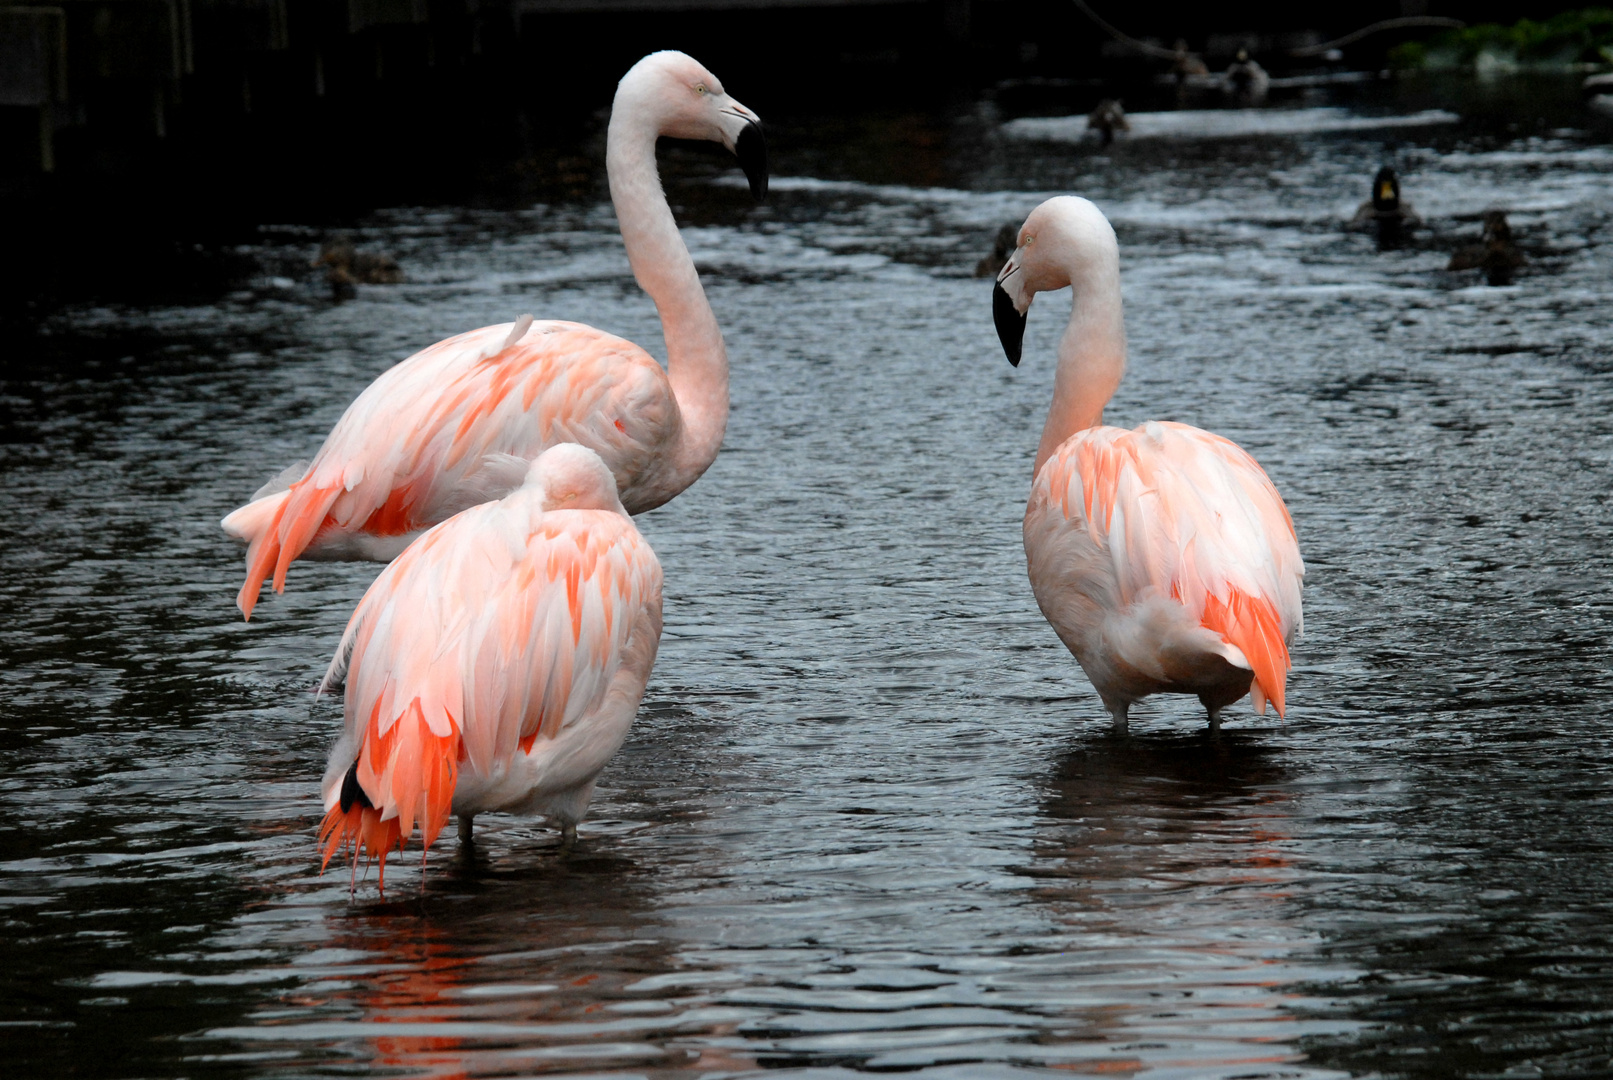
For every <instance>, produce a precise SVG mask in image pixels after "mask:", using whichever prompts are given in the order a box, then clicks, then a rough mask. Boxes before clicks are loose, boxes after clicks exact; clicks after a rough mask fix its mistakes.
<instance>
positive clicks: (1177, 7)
mask: <svg viewBox="0 0 1613 1080" xmlns="http://www.w3.org/2000/svg"><path fill="white" fill-rule="evenodd" d="M1586 14H1587V13H1585V12H1576V11H1575V10H1574V8H1573V6H1572V5H1567V4H1555V3H1551V2H1545V3H1541V2H1534V3H1523V2H1516V0H1491V2H1483V3H1440V2H1437V0H1434V2H1427V0H1399V2H1395V0H1368V2H1355V3H1338V2H1331V0H1324V2H1321V3H1313V4H1306V5H1283V6H1276V5H1265V4H1252V3H1242V4H1239V3H1227V4H1188V3H1173V2H1157V0H1143V2H1131V3H1126V4H1119V3H1113V2H1109V3H1106V2H1104V0H1093V3H1092V4H1091V5H1088V4H1085V3H1076V2H1072V0H897V2H890V0H64V2H61V3H57V4H28V5H14V4H7V5H5V6H0V213H3V220H4V222H5V230H4V231H5V233H6V236H7V240H6V245H7V248H8V255H9V257H8V258H7V259H6V260H5V264H6V265H5V267H4V270H3V271H0V273H3V274H4V275H5V279H4V286H5V287H4V290H3V291H4V294H5V296H6V298H7V299H6V303H7V305H8V306H9V307H10V308H11V309H13V310H15V308H16V306H17V305H18V304H26V303H29V302H32V301H33V300H36V299H37V298H39V297H40V296H42V295H48V294H57V293H66V294H74V295H82V294H85V293H86V292H88V293H92V294H94V293H99V292H104V291H105V290H108V289H111V290H114V291H117V290H123V291H126V290H128V289H131V288H133V289H136V290H140V289H152V288H169V287H175V286H184V285H186V284H187V283H189V282H193V281H195V280H196V279H197V278H198V276H199V277H200V279H201V280H203V281H205V282H217V281H218V280H219V274H220V273H221V271H222V272H225V273H228V267H227V266H226V265H224V264H222V263H221V262H220V259H221V258H223V256H222V255H221V254H220V252H219V250H218V249H219V246H220V245H227V244H229V243H231V242H233V241H236V240H239V239H241V238H242V237H243V236H249V235H250V233H251V230H252V229H253V228H254V227H255V226H256V225H258V224H261V223H263V222H268V221H297V222H302V223H309V224H314V225H322V224H338V223H341V222H344V221H351V220H353V219H354V218H355V217H356V216H357V215H361V214H363V213H364V212H366V211H370V210H373V209H376V208H379V207H384V206H390V205H403V204H411V205H419V204H442V203H454V204H467V203H469V204H493V205H520V204H522V203H524V202H530V201H532V200H533V199H552V198H554V197H556V196H557V195H559V196H561V197H564V196H567V195H570V196H573V197H575V196H578V195H583V194H586V195H588V196H589V197H592V196H593V195H594V194H595V193H596V192H595V188H596V187H597V186H598V185H599V184H600V183H601V182H602V176H601V175H600V174H599V171H598V168H597V166H598V158H599V157H600V156H601V155H600V153H599V152H598V151H599V149H600V148H599V147H598V146H593V147H592V149H590V145H591V144H590V143H589V140H590V139H591V138H596V137H598V136H599V135H600V133H601V132H602V130H603V124H604V120H605V117H606V115H607V112H608V106H609V103H610V98H611V93H612V90H613V87H614V84H615V81H616V79H617V78H619V77H620V74H621V72H622V71H624V70H625V69H626V68H627V67H628V66H629V64H630V63H631V62H632V61H633V60H634V59H636V58H637V57H639V56H641V55H643V54H644V53H646V52H649V51H652V50H654V49H658V48H679V49H683V50H685V51H687V52H689V53H691V54H692V55H695V56H697V57H698V58H700V59H701V60H702V61H703V62H704V63H706V64H707V65H708V66H709V67H710V68H712V70H714V71H717V72H719V73H720V74H721V76H722V78H723V79H724V80H725V81H726V83H727V85H728V87H729V89H730V90H731V91H733V92H735V93H736V95H737V96H739V97H740V98H741V100H743V101H746V102H747V103H749V104H750V105H751V106H752V107H753V108H755V109H757V110H758V111H759V112H760V113H761V114H762V115H763V116H764V117H765V118H767V119H769V120H770V121H772V122H775V123H776V122H779V121H787V120H789V119H792V118H795V119H801V118H812V117H822V116H834V115H853V116H855V115H869V114H876V113H888V112H890V111H892V110H904V109H906V110H913V109H917V110H919V111H930V112H934V111H937V110H945V109H947V108H948V107H953V108H956V107H959V106H966V105H970V104H974V103H978V102H980V101H981V100H987V101H990V102H993V103H995V104H997V105H999V106H1001V108H1003V109H1004V110H1006V111H1007V113H1008V114H1009V115H1017V114H1024V113H1037V112H1051V113H1068V112H1071V111H1080V112H1085V111H1087V110H1089V109H1091V108H1092V107H1093V106H1094V104H1096V102H1097V101H1099V100H1100V99H1102V98H1107V97H1122V96H1123V97H1124V98H1125V99H1126V104H1127V108H1129V109H1132V110H1135V109H1136V108H1138V107H1139V106H1144V107H1149V106H1156V107H1157V106H1164V107H1171V104H1172V103H1171V101H1170V100H1169V98H1170V93H1171V87H1172V86H1173V85H1175V84H1174V83H1173V82H1172V77H1171V76H1172V72H1173V60H1172V58H1171V57H1170V55H1169V53H1170V52H1171V51H1172V50H1174V49H1176V48H1177V47H1178V44H1180V46H1181V47H1182V48H1184V49H1185V50H1187V51H1188V52H1189V53H1190V54H1191V55H1192V57H1193V58H1194V59H1195V60H1199V61H1202V63H1203V65H1204V69H1205V70H1207V71H1208V72H1210V73H1213V74H1214V75H1219V74H1220V73H1222V72H1223V71H1224V70H1225V69H1226V67H1227V65H1228V64H1229V63H1230V62H1232V61H1233V59H1234V57H1235V55H1236V53H1237V51H1238V50H1239V49H1240V48H1243V49H1247V50H1248V52H1249V53H1250V54H1252V56H1253V58H1254V59H1255V60H1256V61H1257V62H1258V63H1260V64H1262V65H1264V67H1265V69H1266V70H1268V71H1269V73H1270V74H1271V75H1273V76H1276V77H1278V79H1279V82H1281V81H1282V80H1283V77H1284V76H1287V77H1288V80H1289V82H1290V83H1292V82H1293V81H1294V80H1295V79H1298V80H1300V81H1304V80H1305V79H1307V78H1308V79H1310V80H1311V81H1312V83H1316V82H1318V80H1322V81H1325V78H1326V76H1328V75H1329V74H1332V75H1335V76H1336V75H1338V74H1340V73H1356V74H1358V75H1359V74H1361V73H1368V72H1370V73H1378V72H1380V71H1383V70H1384V69H1386V68H1391V67H1392V68H1394V69H1395V70H1396V71H1400V72H1406V71H1415V70H1421V69H1428V68H1430V67H1434V68H1438V67H1441V66H1442V65H1443V66H1444V67H1446V68H1450V67H1453V66H1461V65H1466V66H1468V67H1471V65H1472V64H1473V62H1474V61H1475V59H1476V58H1478V57H1480V56H1481V55H1482V56H1488V57H1493V56H1499V57H1501V58H1502V61H1503V62H1509V61H1518V60H1520V59H1521V60H1522V61H1523V62H1525V63H1530V62H1532V63H1534V65H1535V66H1537V67H1538V66H1539V65H1541V64H1556V65H1557V66H1558V67H1561V68H1564V69H1565V70H1566V69H1568V68H1572V67H1573V66H1574V65H1575V64H1580V65H1582V66H1583V64H1584V62H1585V60H1586V58H1587V57H1588V58H1589V59H1590V60H1591V61H1593V62H1594V61H1598V60H1603V61H1605V58H1603V57H1601V56H1600V55H1599V54H1598V53H1597V52H1596V49H1597V48H1598V46H1599V45H1600V44H1605V42H1606V41H1608V40H1610V39H1613V25H1604V23H1606V20H1603V22H1600V23H1599V22H1597V20H1596V19H1595V18H1592V19H1590V21H1589V23H1587V22H1586V19H1585V18H1584V16H1585V15H1586ZM1589 14H1590V15H1592V16H1594V15H1595V14H1596V13H1595V12H1594V11H1593V12H1590V13H1589ZM1553 16H1556V23H1557V24H1558V25H1557V26H1556V27H1555V32H1553V33H1547V34H1544V35H1542V34H1539V33H1536V34H1534V35H1533V37H1531V36H1530V34H1528V33H1527V32H1525V33H1524V35H1523V37H1521V38H1520V37H1519V36H1518V34H1517V27H1518V25H1520V24H1518V20H1520V19H1524V18H1526V17H1527V19H1531V20H1535V21H1536V23H1545V24H1546V25H1548V26H1550V25H1551V24H1552V17H1553ZM1458 21H1460V22H1462V23H1465V24H1467V25H1468V27H1470V28H1471V27H1475V26H1478V27H1481V30H1480V32H1479V33H1478V34H1477V35H1475V33H1474V32H1473V31H1472V30H1471V29H1469V30H1467V31H1465V32H1464V31H1461V30H1456V29H1453V28H1452V27H1453V26H1454V25H1455V23H1456V22H1458ZM1385 22H1387V23H1388V25H1384V26H1381V27H1380V28H1379V29H1377V30H1376V31H1375V32H1372V33H1368V34H1365V35H1360V36H1356V32H1357V31H1360V30H1362V29H1364V28H1368V27H1371V26H1373V25H1374V24H1380V23H1385ZM1442 24H1443V25H1442ZM1483 24H1494V25H1493V26H1490V27H1488V28H1487V30H1488V31H1492V32H1491V33H1489V36H1485V29H1486V28H1484V27H1483ZM1523 25H1525V26H1526V27H1527V25H1528V24H1523ZM1538 29H1539V27H1538V26H1537V27H1536V30H1538ZM1464 34H1465V36H1464ZM1335 42H1336V43H1337V44H1332V43H1335ZM1442 47H1443V51H1441V50H1442ZM1430 49H1432V53H1430ZM1520 53H1522V54H1523V55H1522V56H1521V57H1520V56H1519V54H1520ZM1178 81H1179V80H1178ZM86 245H89V246H91V247H93V257H86V254H87V253H86ZM197 245H200V247H198V246H197ZM227 261H228V260H227V259H226V260H225V262H226V263H227ZM153 271H155V273H154V272H153ZM131 278H133V279H134V280H131Z"/></svg>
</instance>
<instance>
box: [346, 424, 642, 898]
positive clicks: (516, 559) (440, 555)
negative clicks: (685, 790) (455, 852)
mask: <svg viewBox="0 0 1613 1080" xmlns="http://www.w3.org/2000/svg"><path fill="white" fill-rule="evenodd" d="M660 641H661V564H660V563H659V562H658V561H657V560H656V558H655V552H653V551H651V550H650V546H649V544H647V543H645V541H644V538H643V537H641V536H640V535H639V532H638V529H637V528H635V527H634V525H633V519H632V518H630V517H629V516H628V515H627V510H626V508H625V507H624V506H623V505H622V502H621V500H620V499H619V498H618V497H617V494H616V482H615V480H614V479H613V478H612V477H611V474H610V470H609V469H608V468H606V466H605V463H604V462H603V461H602V460H600V457H599V455H598V454H596V453H594V452H593V451H592V450H589V449H587V448H585V447H581V446H577V445H575V444H571V443H564V444H561V445H559V446H555V447H551V448H549V449H548V450H545V451H544V452H543V453H542V454H541V455H539V457H538V459H537V460H536V461H534V462H533V463H532V465H531V467H530V468H529V469H528V471H527V473H526V480H525V483H523V484H522V485H521V486H520V487H519V488H517V489H516V491H515V492H513V493H512V494H510V495H508V496H506V497H505V498H503V499H502V500H500V501H498V502H490V503H484V504H482V505H480V506H474V507H472V508H470V509H469V510H465V511H463V512H461V513H459V514H457V515H455V516H454V517H452V518H449V519H448V520H447V521H445V522H443V523H442V524H441V525H438V526H437V527H435V528H433V529H431V530H430V531H428V532H427V533H426V534H425V535H423V536H421V537H420V539H419V540H417V541H415V543H413V544H412V545H410V546H409V548H408V550H406V551H404V552H403V554H401V555H399V556H398V557H397V558H396V559H395V560H393V562H392V564H391V565H390V566H388V567H387V568H386V569H385V570H384V571H382V572H381V575H380V577H378V578H376V579H375V583H374V584H373V585H371V586H370V588H369V591H368V592H366V593H365V594H364V599H362V600H360V601H359V605H358V608H357V609H356V610H355V611H354V612H353V617H352V619H350V620H349V621H348V624H347V632H346V633H345V634H344V635H343V636H342V643H341V646H340V647H339V648H338V649H337V652H336V658H335V660H334V661H332V663H331V666H330V670H329V672H327V673H326V675H325V681H324V684H323V686H322V687H321V689H322V690H326V689H332V688H334V687H336V686H337V685H339V684H340V683H341V682H342V681H343V679H344V677H345V680H346V684H347V690H346V697H347V700H346V724H345V727H344V730H343V732H342V737H341V738H340V739H339V740H338V741H337V743H336V746H335V748H334V749H333V750H332V751H331V756H330V765H329V767H328V768H327V769H326V770H325V780H324V794H325V821H324V826H323V828H322V829H321V830H320V843H321V845H322V846H323V848H324V852H325V862H327V863H328V862H329V861H330V858H331V856H332V855H334V854H335V853H336V851H337V850H339V849H340V848H342V847H343V846H345V845H349V844H350V845H351V846H352V847H353V856H354V859H355V861H356V860H357V857H358V849H359V848H361V847H362V848H364V849H366V850H367V852H368V854H369V856H370V857H371V858H376V857H379V858H380V859H381V872H382V874H383V875H384V874H385V872H386V856H387V854H388V853H389V852H390V851H391V850H392V849H393V848H395V847H397V848H401V847H402V845H403V842H404V841H405V840H407V839H408V838H409V837H410V836H411V835H412V834H413V832H414V829H415V826H416V825H417V824H418V825H419V827H420V831H421V834H422V838H423V840H424V846H425V847H430V846H431V844H432V841H434V840H435V839H436V838H437V834H438V833H439V832H441V831H442V828H443V826H444V825H445V824H446V823H447V821H448V815H449V813H450V811H452V812H453V813H454V814H457V815H458V816H459V819H460V835H461V836H462V837H464V838H466V839H468V838H469V837H470V830H471V821H472V819H473V818H474V817H475V815H476V814H478V813H481V812H482V811H492V810H509V811H514V812H516V813H522V814H540V815H543V816H546V817H548V818H550V819H552V820H556V821H558V822H559V823H560V825H561V828H562V830H563V832H564V836H565V840H566V842H568V843H569V842H570V841H571V840H572V839H573V838H574V837H575V836H576V828H577V821H578V820H579V819H580V818H581V817H582V816H583V813H584V811H586V810H587V809H588V802H589V800H590V799H591V798H592V797H593V792H594V778H595V777H596V776H598V775H599V771H600V770H601V769H603V768H604V767H605V763H606V762H608V761H609V760H610V759H611V756H612V755H613V754H615V753H616V750H617V748H618V747H620V746H621V744H622V740H623V739H624V738H625V737H626V736H627V729H628V726H629V725H630V724H631V723H632V722H633V715H634V713H636V712H637V711H638V704H639V699H640V698H641V697H643V695H644V684H645V683H646V682H648V681H649V677H650V669H651V667H653V666H654V664H655V653H656V649H657V648H658V646H659V645H660Z"/></svg>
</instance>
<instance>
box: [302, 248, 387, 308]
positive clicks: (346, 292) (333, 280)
mask: <svg viewBox="0 0 1613 1080" xmlns="http://www.w3.org/2000/svg"><path fill="white" fill-rule="evenodd" d="M310 265H311V266H315V267H319V266H323V267H324V268H325V283H326V284H327V285H329V286H330V294H331V296H332V298H334V299H336V300H351V299H352V298H353V295H354V291H355V290H354V288H353V286H355V285H396V284H398V283H399V282H400V281H402V280H403V271H402V270H400V269H398V263H397V260H396V259H394V258H393V257H392V256H390V255H387V254H384V253H376V252H373V251H359V250H357V249H355V248H354V247H353V241H351V240H349V239H348V238H347V237H345V236H344V237H342V238H340V239H338V240H333V241H331V242H330V243H328V244H326V245H325V246H324V247H323V248H321V249H320V251H319V258H317V259H315V260H314V261H313V262H312V263H311V264H310Z"/></svg>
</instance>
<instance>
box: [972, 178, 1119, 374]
mask: <svg viewBox="0 0 1613 1080" xmlns="http://www.w3.org/2000/svg"><path fill="white" fill-rule="evenodd" d="M1016 239H1017V242H1018V247H1016V248H1015V249H1014V253H1013V254H1012V255H1010V256H1009V257H1008V261H1007V262H1005V263H1004V264H1003V268H1002V271H1001V273H999V274H998V275H997V285H996V287H995V288H993V289H992V293H991V314H992V319H993V321H994V322H995V323H996V324H997V338H998V340H1000V341H1001V342H1002V346H1003V352H1004V353H1006V354H1007V355H1008V362H1009V363H1010V364H1012V365H1014V366H1015V367H1018V366H1019V358H1020V353H1021V351H1022V348H1023V345H1024V340H1025V321H1026V318H1027V316H1028V315H1029V313H1030V307H1031V301H1032V300H1033V299H1035V297H1036V294H1037V293H1039V292H1052V291H1054V290H1056V289H1062V288H1065V287H1066V286H1074V287H1075V289H1076V291H1077V293H1079V292H1080V291H1081V290H1082V289H1083V288H1086V287H1098V286H1099V285H1101V284H1106V283H1109V282H1112V281H1118V279H1119V272H1120V271H1119V266H1120V245H1119V243H1118V242H1117V241H1116V240H1115V231H1114V229H1112V228H1110V226H1109V219H1107V218H1105V217H1104V216H1103V212H1102V211H1101V210H1099V209H1098V208H1097V207H1096V206H1093V205H1092V204H1091V203H1090V202H1088V201H1087V200H1085V199H1082V198H1079V197H1077V196H1074V195H1060V196H1058V197H1056V198H1052V199H1049V200H1047V201H1046V202H1044V203H1043V204H1042V205H1041V206H1038V207H1037V208H1036V209H1035V210H1032V211H1031V215H1030V217H1028V218H1026V219H1025V224H1023V225H1021V226H1020V227H1019V235H1018V237H1017V238H1016Z"/></svg>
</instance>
